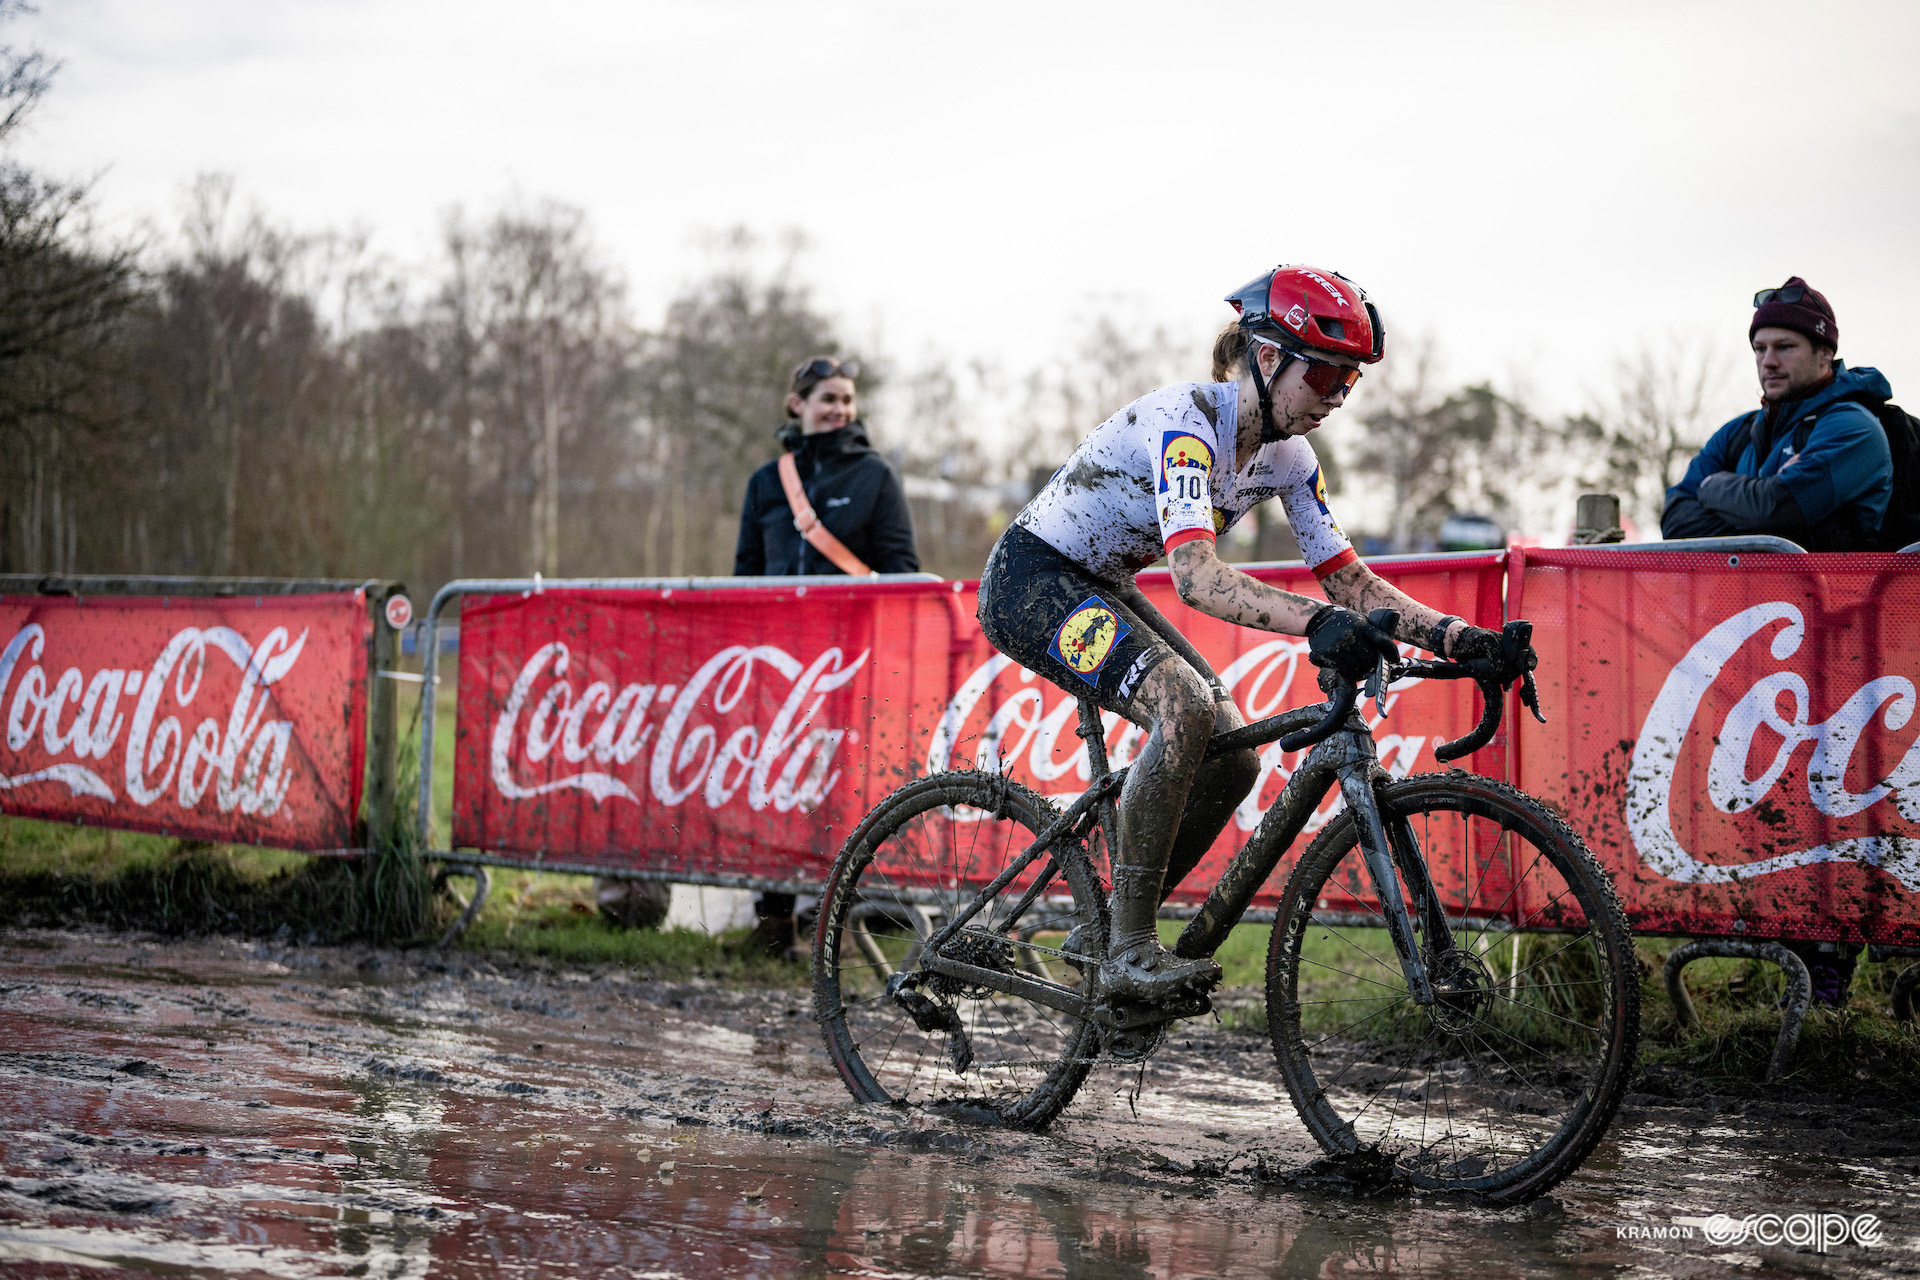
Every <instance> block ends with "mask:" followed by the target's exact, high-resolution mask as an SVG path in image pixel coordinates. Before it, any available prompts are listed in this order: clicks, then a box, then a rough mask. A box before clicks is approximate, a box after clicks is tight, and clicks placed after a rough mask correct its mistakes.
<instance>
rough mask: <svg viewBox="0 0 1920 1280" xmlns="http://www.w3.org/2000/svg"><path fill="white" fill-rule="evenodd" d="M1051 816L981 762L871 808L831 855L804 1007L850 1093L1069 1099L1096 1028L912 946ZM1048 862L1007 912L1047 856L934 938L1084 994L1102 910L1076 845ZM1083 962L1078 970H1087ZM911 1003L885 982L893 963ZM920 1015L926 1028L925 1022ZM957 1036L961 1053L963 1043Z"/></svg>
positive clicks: (1035, 1105) (1009, 1110)
mask: <svg viewBox="0 0 1920 1280" xmlns="http://www.w3.org/2000/svg"><path fill="white" fill-rule="evenodd" d="M1058 816H1059V814H1058V811H1057V810H1055V809H1054V807H1053V806H1052V805H1051V804H1050V803H1048V802H1047V801H1046V800H1045V799H1044V798H1042V797H1041V796H1039V795H1037V794H1035V793H1034V792H1033V791H1031V790H1029V789H1027V788H1026V787H1023V786H1021V785H1019V784H1018V783H1014V782H1009V781H1008V780H1007V779H1005V778H1003V777H1001V776H999V775H997V774H992V773H976V772H971V771H957V772H952V773H941V774H935V775H934V776H932V777H930V778H922V779H920V780H918V781H916V782H912V783H909V784H908V785H907V786H905V787H902V788H901V789H900V790H899V791H896V792H895V793H894V794H893V795H891V796H889V797H888V798H887V799H886V800H884V801H882V802H881V803H880V804H879V805H878V806H877V807H876V808H875V809H874V810H873V812H872V813H870V814H868V815H867V818H866V819H865V821H863V822H862V823H861V824H860V826H859V828H858V829H857V830H855V831H854V833H853V835H852V836H851V837H850V838H849V839H848V841H847V845H846V848H845V849H844V850H842V851H841V854H840V857H839V858H838V859H837V860H836V861H835V862H834V865H833V872H832V874H831V876H830V877H829V880H828V885H827V892H826V897H825V901H824V902H823V903H822V904H821V910H820V921H819V925H818V927H817V928H816V930H815V933H814V943H813V1002H814V1016H815V1017H816V1018H817V1019H818V1021H819V1022H820V1025H821V1028H822V1030H823V1031H824V1033H825V1036H826V1042H827V1053H828V1054H829V1055H830V1056H831V1057H832V1059H833V1063H834V1066H835V1067H836V1068H837V1069H838V1070H839V1072H840V1077H841V1079H842V1080H844V1081H845V1082H846V1085H847V1088H848V1089H849V1090H850V1091H851V1092H852V1093H853V1096H854V1097H856V1098H858V1099H860V1100H861V1101H862V1102H884V1103H902V1104H910V1105H918V1106H925V1105H932V1104H940V1103H958V1104H965V1105H968V1106H973V1107H986V1108H987V1109H990V1110H991V1111H993V1112H994V1113H995V1114H996V1115H997V1116H998V1117H999V1118H1000V1119H1001V1120H1003V1121H1005V1122H1006V1123H1009V1124H1014V1125H1018V1126H1020V1127H1022V1128H1027V1129H1039V1128H1043V1127H1044V1126H1045V1125H1047V1124H1048V1123H1049V1122H1051V1121H1052V1120H1053V1118H1054V1117H1055V1116H1057V1115H1058V1114H1059V1113H1060V1111H1061V1109H1062V1108H1063V1107H1065V1106H1066V1105H1067V1103H1068V1102H1069V1101H1070V1100H1071V1099H1072V1098H1073V1095H1074V1093H1075V1091H1077V1090H1078V1089H1079V1087H1080V1085H1081V1082H1082V1081H1084V1080H1085V1079H1086V1077H1087V1072H1088V1070H1089V1069H1091V1067H1092V1066H1093V1063H1094V1061H1095V1060H1096V1059H1097V1058H1098V1056H1099V1053H1100V1039H1099V1033H1098V1030H1097V1028H1095V1027H1094V1026H1093V1025H1092V1024H1090V1023H1088V1022H1086V1021H1085V1020H1083V1019H1079V1018H1075V1017H1073V1016H1071V1015H1069V1014H1065V1013H1061V1012H1059V1011H1058V1010H1055V1009H1051V1008H1048V1007H1046V1006H1044V1005H1041V1004H1037V1003H1034V1002H1032V1001H1029V1000H1026V999H1023V998H1021V997H1018V996H1009V995H1002V994H1000V993H998V992H994V991H989V990H986V989H983V988H979V987H973V986H968V985H966V984H962V983H957V982H955V981H954V980H952V979H950V978H945V977H940V976H937V975H931V974H924V971H923V970H922V969H921V955H922V948H923V947H924V945H925V944H926V942H927V940H928V939H929V938H930V937H931V936H932V934H933V933H934V932H935V931H937V930H938V929H939V928H940V927H941V926H942V925H944V924H945V923H946V922H947V921H948V920H950V919H952V918H953V917H954V915H955V913H957V912H958V911H960V910H961V909H962V908H963V907H964V906H965V905H966V904H968V903H970V902H971V901H972V900H973V897H974V895H975V892H976V891H977V890H978V889H979V888H980V887H981V886H983V885H985V884H986V883H988V882H989V881H991V880H992V879H993V878H994V876H996V875H997V874H998V873H999V872H1000V871H1001V870H1002V869H1003V868H1004V867H1005V866H1006V865H1007V864H1008V863H1009V862H1011V861H1012V860H1013V859H1014V858H1016V857H1018V856H1019V855H1020V854H1021V853H1022V852H1024V851H1025V850H1026V848H1027V846H1028V845H1030V844H1032V843H1033V840H1034V837H1035V836H1036V835H1038V834H1039V832H1040V831H1041V830H1042V829H1044V828H1045V827H1046V826H1047V824H1049V823H1051V822H1052V821H1053V820H1054V819H1055V818H1057V817H1058ZM1051 857H1052V859H1053V860H1054V864H1055V865H1057V868H1058V870H1057V873H1056V874H1055V875H1054V876H1053V878H1052V880H1051V882H1050V883H1049V885H1048V886H1047V887H1046V889H1044V890H1043V891H1042V893H1041V895H1040V896H1039V897H1038V898H1037V899H1036V900H1035V901H1034V902H1033V903H1032V905H1031V906H1029V907H1028V908H1027V909H1026V910H1025V911H1024V912H1022V913H1021V914H1020V916H1019V918H1018V919H1013V918H1012V913H1013V911H1014V909H1015V907H1016V906H1017V904H1018V903H1019V901H1020V899H1021V897H1022V896H1023V895H1024V893H1025V892H1026V890H1027V888H1028V887H1029V886H1030V885H1031V884H1032V883H1033V879H1034V877H1035V875H1036V874H1039V873H1043V872H1044V871H1045V870H1046V869H1047V867H1048V866H1049V860H1048V855H1042V856H1041V857H1040V858H1038V859H1036V860H1035V863H1034V865H1033V866H1032V867H1031V868H1029V869H1028V870H1027V871H1026V872H1024V873H1023V874H1022V875H1021V876H1019V877H1018V878H1016V879H1015V880H1014V882H1013V883H1012V884H1010V885H1009V886H1007V888H1005V889H1004V890H1002V891H1001V893H1000V894H999V895H998V896H997V897H996V898H995V899H994V900H993V901H991V902H989V903H988V904H987V905H986V906H985V907H984V908H983V909H982V910H981V911H980V913H979V914H978V915H976V916H974V917H973V919H972V920H971V921H969V922H968V924H967V926H966V928H965V929H964V930H963V931H962V932H961V933H960V934H959V935H957V936H956V937H955V938H954V939H952V940H951V941H950V942H949V943H948V944H947V945H946V947H945V948H944V951H945V953H946V954H947V955H948V956H950V957H951V958H953V959H956V960H963V961H965V962H967V963H969V964H973V965H978V966H981V967H985V968H990V969H997V970H1001V971H1005V972H1019V973H1023V974H1027V975H1030V976H1033V977H1038V978H1042V979H1044V980H1047V981H1050V982H1053V983H1057V984H1060V985H1062V986H1066V987H1070V988H1073V989H1075V990H1076V991H1078V993H1079V994H1080V995H1082V996H1085V995H1086V994H1088V988H1089V986H1090V982H1091V978H1092V972H1091V971H1092V968H1093V965H1092V963H1091V962H1089V963H1087V964H1085V965H1082V966H1076V965H1075V964H1073V963H1071V962H1070V961H1069V960H1068V959H1067V958H1066V957H1064V956H1062V955H1060V954H1058V953H1059V952H1061V951H1064V950H1066V947H1065V946H1064V945H1063V944H1064V943H1065V942H1066V938H1067V935H1068V934H1069V933H1070V932H1072V931H1073V930H1075V929H1079V932H1078V933H1077V934H1075V935H1074V938H1073V944H1074V947H1075V948H1077V950H1076V951H1075V953H1074V954H1076V955H1081V956H1087V957H1099V956H1102V955H1104V954H1106V941H1107V909H1106V898H1105V894H1104V892H1103V890H1102V886H1101V883H1100V878H1099V876H1098V875H1097V874H1096V873H1095V872H1094V870H1093V867H1092V866H1091V864H1090V863H1089V862H1088V860H1087V856H1086V853H1085V850H1084V848H1083V847H1082V846H1081V845H1080V844H1079V843H1078V842H1075V841H1071V840H1064V839H1063V840H1062V841H1061V842H1060V843H1059V844H1058V845H1057V846H1056V847H1055V848H1054V849H1053V850H1052V852H1051ZM1083 970H1084V972H1083ZM916 973H921V974H922V975H923V976H921V977H920V978H918V979H916V980H915V981H913V982H911V983H910V984H908V985H909V986H910V988H911V992H912V994H909V995H908V996H907V997H906V1001H907V1003H914V1002H915V1001H916V996H917V997H918V999H919V1000H922V1001H927V1002H931V1004H921V1005H920V1011H921V1012H920V1016H919V1017H918V1018H916V1017H915V1016H914V1015H913V1013H912V1012H911V1011H910V1010H909V1008H908V1007H907V1004H903V1003H902V1000H900V999H897V998H895V996H894V995H893V994H892V993H890V992H889V990H888V982H889V979H891V978H894V977H895V975H900V974H905V975H913V974H916ZM923 1024H926V1025H923ZM962 1045H964V1050H963V1049H962V1048H961V1046H962Z"/></svg>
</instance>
